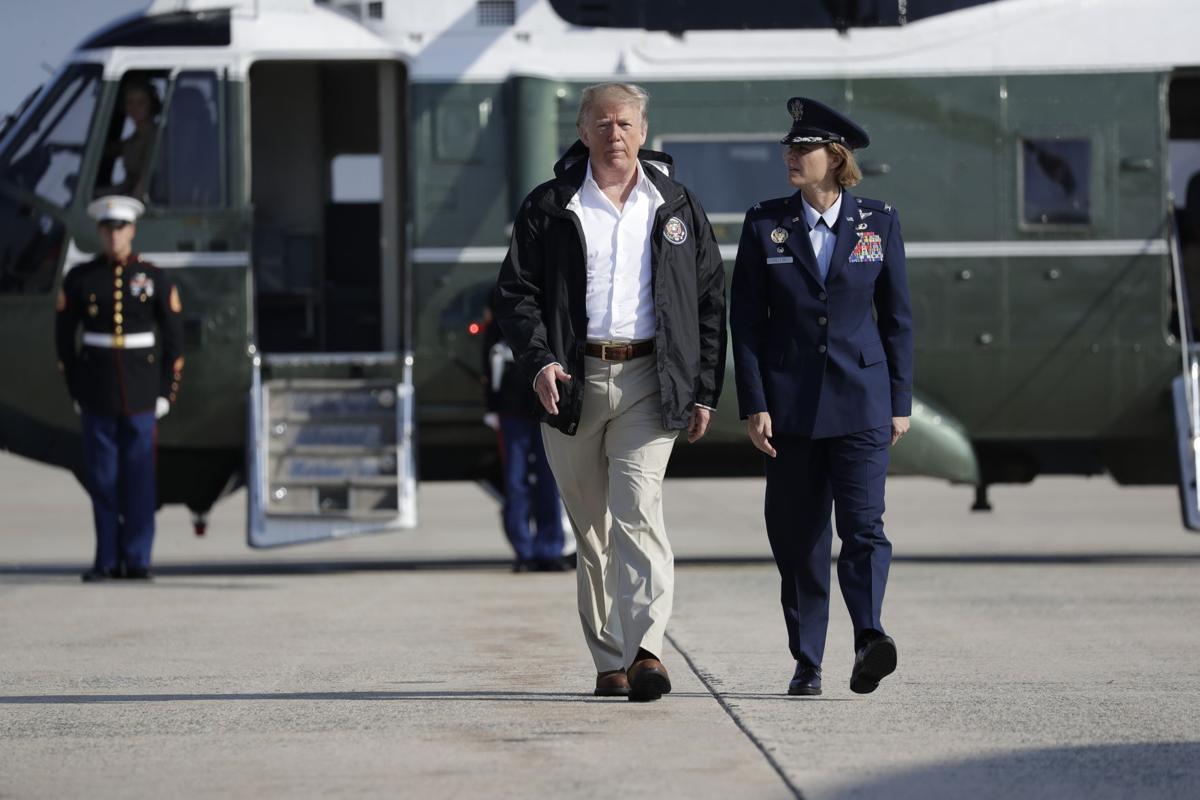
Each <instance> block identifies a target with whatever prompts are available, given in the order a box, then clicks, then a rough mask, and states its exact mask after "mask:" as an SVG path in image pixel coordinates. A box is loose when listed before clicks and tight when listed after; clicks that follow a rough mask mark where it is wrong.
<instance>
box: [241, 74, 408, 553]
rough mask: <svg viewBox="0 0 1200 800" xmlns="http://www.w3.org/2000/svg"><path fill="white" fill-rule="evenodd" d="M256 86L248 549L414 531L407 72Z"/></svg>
mask: <svg viewBox="0 0 1200 800" xmlns="http://www.w3.org/2000/svg"><path fill="white" fill-rule="evenodd" d="M249 82H250V89H249V98H250V165H251V166H250V186H251V199H252V203H253V206H254V212H253V217H254V222H253V225H254V234H253V245H252V261H253V275H254V281H253V285H254V291H255V297H254V311H255V324H254V336H255V345H256V351H255V357H254V373H253V378H252V388H251V397H250V403H249V409H250V412H249V413H250V418H249V442H248V444H249V446H248V447H247V454H248V464H247V476H248V479H247V486H248V492H247V497H248V503H249V525H248V531H249V541H250V544H251V545H252V546H254V547H272V546H277V545H284V544H296V543H300V542H310V541H318V540H322V539H329V538H336V537H342V536H349V535H353V534H360V533H370V532H379V531H386V530H395V529H399V528H409V527H412V526H413V525H415V524H416V481H415V472H416V470H415V459H414V450H413V441H412V428H413V391H412V359H411V357H410V356H409V352H410V350H411V347H410V345H409V342H408V341H407V340H406V335H407V334H406V329H407V326H406V325H405V324H402V323H403V321H404V320H403V316H404V314H405V309H406V308H407V305H408V300H407V287H408V285H409V281H408V279H407V275H406V273H405V267H404V261H405V260H404V258H403V253H404V241H403V239H402V237H403V232H404V220H403V215H404V206H405V204H404V203H403V190H404V186H405V176H404V172H405V170H404V153H405V152H406V151H407V147H406V146H405V142H404V136H405V125H404V120H405V118H406V112H405V89H406V82H405V72H404V67H403V65H401V64H398V63H392V62H264V63H258V64H255V65H254V66H253V67H252V68H251V70H250V75H249Z"/></svg>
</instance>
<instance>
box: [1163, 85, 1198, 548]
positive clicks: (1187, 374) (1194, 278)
mask: <svg viewBox="0 0 1200 800" xmlns="http://www.w3.org/2000/svg"><path fill="white" fill-rule="evenodd" d="M1167 106H1168V120H1169V125H1170V133H1169V136H1168V141H1167V156H1168V159H1169V162H1170V164H1169V167H1170V175H1169V182H1170V186H1169V188H1170V192H1171V196H1172V197H1173V198H1174V207H1173V208H1172V209H1171V213H1172V219H1171V222H1172V223H1173V225H1172V233H1173V235H1172V237H1171V245H1172V247H1171V250H1172V252H1171V260H1172V268H1173V273H1174V280H1173V281H1172V287H1173V289H1174V297H1172V298H1171V305H1172V306H1173V307H1174V308H1175V314H1173V315H1172V320H1171V322H1170V329H1171V332H1172V333H1176V334H1178V338H1179V342H1180V349H1181V356H1182V359H1181V374H1180V376H1179V377H1178V378H1176V379H1175V382H1174V386H1173V397H1174V405H1175V431H1176V439H1177V441H1178V444H1179V500H1180V506H1181V509H1182V512H1183V524H1184V526H1185V527H1186V528H1188V529H1189V530H1193V531H1200V493H1198V491H1197V477H1198V476H1200V346H1198V345H1197V342H1198V341H1200V73H1197V72H1195V71H1191V72H1183V73H1180V74H1178V75H1176V76H1175V77H1174V78H1173V79H1172V80H1171V84H1170V89H1169V92H1168V100H1167Z"/></svg>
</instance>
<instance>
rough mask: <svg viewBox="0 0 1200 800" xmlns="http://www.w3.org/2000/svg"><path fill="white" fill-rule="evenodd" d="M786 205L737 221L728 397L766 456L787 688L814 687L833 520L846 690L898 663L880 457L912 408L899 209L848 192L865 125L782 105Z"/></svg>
mask: <svg viewBox="0 0 1200 800" xmlns="http://www.w3.org/2000/svg"><path fill="white" fill-rule="evenodd" d="M788 111H789V113H790V114H791V116H792V127H791V130H790V131H789V132H788V135H787V136H786V137H784V139H783V140H782V143H783V145H784V153H783V161H784V164H785V166H786V169H787V179H788V182H789V183H790V184H791V185H792V186H793V187H795V188H796V189H797V190H798V191H796V193H795V194H793V195H791V196H790V197H783V198H779V199H776V200H767V201H764V202H762V203H758V204H757V205H755V206H754V207H753V208H751V209H750V210H749V211H748V212H747V214H746V221H745V225H744V227H743V228H742V238H741V242H740V244H739V245H738V254H737V263H736V266H735V269H734V273H733V288H732V294H731V300H730V330H731V332H732V335H733V352H734V358H735V362H736V376H737V390H738V404H739V407H740V413H741V417H742V418H743V419H745V420H746V427H747V430H748V432H749V435H750V439H751V441H752V442H753V443H754V446H755V447H757V448H758V449H759V450H761V451H763V453H765V454H766V456H767V457H766V459H765V461H766V477H767V490H766V524H767V535H768V537H769V539H770V542H771V550H772V552H773V553H774V556H775V562H776V564H777V565H778V567H779V574H780V578H781V592H780V599H781V602H782V605H783V614H784V621H785V623H786V625H787V632H788V645H789V647H790V649H791V652H792V656H793V658H795V660H796V670H795V673H794V675H793V677H792V680H791V683H790V684H789V686H788V694H799V695H813V694H820V693H821V661H822V658H823V656H824V651H825V633H826V628H827V627H828V622H829V572H830V566H829V563H830V553H831V545H832V535H833V531H832V527H831V525H830V515H831V512H832V514H833V515H834V516H835V518H836V521H837V532H838V536H839V538H840V539H841V541H842V549H841V555H840V557H839V558H838V583H839V585H840V586H841V591H842V596H843V598H844V599H845V602H846V606H847V608H848V609H849V611H850V618H851V620H852V622H853V624H854V648H855V660H854V666H853V668H852V672H851V678H850V688H851V689H852V690H853V691H855V692H858V693H860V694H866V693H868V692H872V691H874V690H875V688H876V687H877V686H878V684H879V681H880V680H881V679H882V678H883V677H885V676H886V675H889V674H890V673H892V672H893V671H894V670H895V668H896V644H895V642H894V641H893V640H892V639H891V637H889V636H888V635H887V634H886V632H885V631H884V627H883V621H882V611H883V594H884V588H885V586H886V584H887V575H888V567H889V565H890V562H891V550H892V548H891V544H890V543H889V542H888V540H887V537H886V536H885V535H884V531H883V507H884V504H883V497H884V479H885V475H886V473H887V465H888V448H889V447H891V446H892V445H894V444H895V443H896V442H897V441H899V439H900V437H902V436H903V435H904V434H905V432H907V431H908V425H909V416H910V414H911V412H912V360H913V359H912V350H913V335H912V313H911V309H910V304H909V297H908V286H907V278H906V274H905V262H904V242H903V240H902V238H901V234H900V220H899V216H898V215H897V213H896V209H894V208H892V206H891V205H889V204H887V203H882V202H880V201H877V200H869V199H866V198H861V197H854V196H852V195H851V194H850V192H849V191H848V190H849V189H850V188H851V187H853V186H855V185H856V184H857V183H858V182H859V180H861V178H862V173H861V171H860V170H859V168H858V166H857V164H856V163H855V160H854V151H855V150H858V149H861V148H863V147H866V146H867V145H868V144H869V143H870V137H869V136H868V135H867V132H866V131H864V130H863V129H862V128H861V127H859V126H858V125H856V124H855V123H854V122H853V121H851V120H850V119H849V118H847V117H846V116H844V115H842V114H841V113H839V112H837V111H835V110H834V109H832V108H829V107H828V106H825V105H823V104H822V103H819V102H817V101H815V100H810V99H808V98H804V97H793V98H792V99H791V100H789V101H788Z"/></svg>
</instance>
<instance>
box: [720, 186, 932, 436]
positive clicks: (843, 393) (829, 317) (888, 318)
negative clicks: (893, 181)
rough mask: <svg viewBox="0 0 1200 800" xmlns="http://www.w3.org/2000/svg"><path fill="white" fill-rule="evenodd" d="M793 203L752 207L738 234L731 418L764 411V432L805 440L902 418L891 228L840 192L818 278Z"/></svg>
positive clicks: (904, 309) (902, 320)
mask: <svg viewBox="0 0 1200 800" xmlns="http://www.w3.org/2000/svg"><path fill="white" fill-rule="evenodd" d="M801 202H802V201H801V198H800V194H799V193H797V194H795V195H792V196H791V197H784V198H780V199H778V200H767V201H765V202H763V203H760V204H758V205H757V206H755V207H754V208H752V209H750V211H749V212H747V214H746V222H745V225H744V226H743V228H742V239H741V242H740V243H739V244H738V255H737V264H736V267H735V270H734V273H733V297H732V298H731V300H730V326H731V329H732V330H731V333H732V334H733V354H734V357H735V358H736V367H735V368H736V375H737V393H738V407H739V409H740V412H741V416H742V419H745V418H746V417H748V416H749V415H751V414H754V413H757V412H760V411H770V412H771V423H772V427H773V429H774V433H775V434H784V435H796V436H810V437H812V438H815V439H821V438H826V437H830V436H841V435H842V434H846V433H854V432H857V431H863V430H868V429H870V428H876V427H880V426H884V425H890V424H891V420H892V417H907V416H909V415H911V414H912V370H913V365H912V349H913V338H912V312H911V310H910V306H909V299H908V282H907V278H906V270H905V264H904V243H903V241H902V240H901V237H900V219H899V217H898V216H897V214H896V211H895V209H893V208H892V207H891V206H889V205H886V204H884V203H881V202H879V201H878V200H868V199H866V198H856V197H853V196H851V195H850V193H849V192H843V196H842V208H841V214H840V216H839V217H838V221H837V225H836V226H835V228H834V235H835V236H836V237H837V243H836V245H835V246H834V250H833V257H832V258H831V259H830V262H829V273H828V275H827V276H826V278H825V280H824V281H822V280H821V277H820V272H819V271H818V269H817V259H816V256H815V255H814V254H813V251H812V245H811V244H810V243H809V238H808V225H807V224H806V222H805V220H804V212H803V209H802V208H801ZM776 229H780V230H782V231H785V232H786V233H787V238H786V240H785V241H783V242H782V243H778V244H777V243H776V242H774V241H772V239H771V233H772V231H775V230H776ZM776 238H782V237H781V236H779V235H777V236H776ZM860 242H862V243H863V245H862V246H861V247H860ZM873 308H874V310H875V311H877V312H878V320H876V319H875V317H873V316H872V309H873Z"/></svg>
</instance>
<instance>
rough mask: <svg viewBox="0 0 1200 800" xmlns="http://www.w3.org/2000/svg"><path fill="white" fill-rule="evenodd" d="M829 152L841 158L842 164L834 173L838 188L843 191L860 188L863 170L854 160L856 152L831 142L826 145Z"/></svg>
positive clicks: (838, 143)
mask: <svg viewBox="0 0 1200 800" xmlns="http://www.w3.org/2000/svg"><path fill="white" fill-rule="evenodd" d="M825 147H826V148H828V150H829V152H830V153H832V154H833V155H835V156H840V157H841V159H842V164H841V166H839V167H838V168H837V171H836V172H835V173H834V176H833V177H834V180H836V181H837V182H838V186H841V187H842V188H843V189H849V188H850V187H852V186H858V184H859V183H860V182H861V181H862V178H863V174H862V169H860V168H859V166H858V161H856V160H855V159H854V151H852V150H851V149H850V148H849V147H846V145H844V144H842V143H840V142H829V143H828V144H826V145H825Z"/></svg>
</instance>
